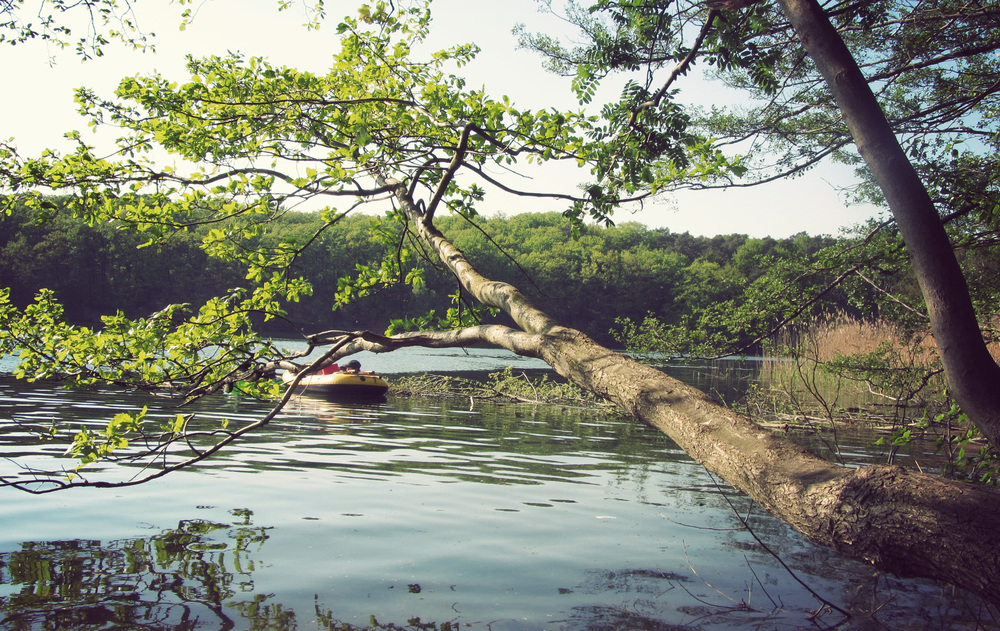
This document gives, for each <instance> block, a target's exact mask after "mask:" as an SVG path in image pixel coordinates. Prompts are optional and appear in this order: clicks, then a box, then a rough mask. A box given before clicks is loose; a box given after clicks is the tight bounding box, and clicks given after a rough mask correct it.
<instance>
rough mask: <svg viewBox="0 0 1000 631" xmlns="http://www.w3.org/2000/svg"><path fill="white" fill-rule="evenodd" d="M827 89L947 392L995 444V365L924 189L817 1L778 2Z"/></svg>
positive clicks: (999, 393)
mask: <svg viewBox="0 0 1000 631" xmlns="http://www.w3.org/2000/svg"><path fill="white" fill-rule="evenodd" d="M779 2H780V4H781V7H782V10H783V11H784V12H785V15H786V16H787V17H788V19H789V21H790V22H791V24H792V26H793V27H794V29H795V31H796V33H797V34H798V36H799V39H800V40H801V41H802V45H803V47H804V48H805V49H806V52H807V53H808V54H809V56H810V57H811V58H812V60H813V62H814V63H815V64H816V67H817V69H818V70H819V71H820V73H821V74H822V75H823V78H824V79H825V80H826V83H827V85H828V86H829V87H830V90H831V92H832V93H833V96H834V98H835V99H836V101H837V106H838V107H839V108H840V111H841V112H842V113H843V115H844V121H845V122H846V123H847V126H848V129H849V130H850V132H851V135H852V136H853V137H854V142H855V143H856V144H857V146H858V150H859V151H860V152H861V156H862V157H863V158H864V160H865V162H866V163H867V165H868V168H869V169H871V172H872V174H873V175H874V177H875V180H876V181H877V182H878V184H879V187H880V188H881V189H882V192H883V194H884V195H885V199H886V202H887V203H888V204H889V208H890V209H891V210H892V214H893V217H894V218H895V219H896V224H897V225H898V226H899V231H900V234H901V235H902V236H903V240H904V241H905V243H906V247H907V251H908V252H909V254H910V259H911V261H912V263H913V268H914V270H915V271H916V274H917V280H918V282H919V283H920V288H921V291H922V292H923V295H924V300H925V301H926V303H927V310H928V313H929V315H930V318H931V326H932V327H933V330H934V340H935V341H936V342H937V347H938V353H939V354H940V356H941V359H942V361H943V363H944V369H945V375H946V377H947V380H948V386H949V388H950V389H951V392H952V394H953V395H954V396H955V399H956V400H957V401H958V403H959V405H961V406H962V409H963V410H964V411H965V412H966V413H967V414H968V415H969V417H970V418H971V419H972V420H973V421H974V422H975V423H976V426H977V427H978V428H979V429H980V430H981V431H982V432H983V434H984V435H985V436H986V437H987V438H988V439H989V441H990V443H992V444H993V445H994V446H995V447H997V448H1000V366H998V365H997V363H996V362H995V361H994V360H993V358H992V357H991V356H990V353H989V350H988V349H987V348H986V344H985V342H984V341H983V337H982V334H981V332H980V329H979V324H978V322H977V321H976V314H975V311H974V310H973V307H972V300H971V299H970V297H969V288H968V285H967V284H966V281H965V277H964V276H963V274H962V270H961V269H960V268H959V266H958V261H957V260H956V258H955V254H954V251H953V250H952V248H951V244H950V242H949V241H948V235H947V233H946V232H945V230H944V226H943V225H942V223H941V220H940V218H939V217H938V214H937V211H936V210H935V208H934V204H933V202H932V201H931V198H930V195H929V194H928V193H927V189H926V188H925V187H924V184H923V182H921V181H920V178H919V176H918V175H917V172H916V170H915V169H914V168H913V165H912V164H911V163H910V161H909V159H908V158H907V157H906V153H905V152H904V151H903V149H902V147H900V145H899V142H898V141H897V140H896V137H895V135H894V134H893V131H892V128H891V127H890V126H889V122H888V121H887V120H886V118H885V114H884V112H883V111H882V108H881V107H880V106H879V104H878V101H877V100H876V99H875V95H874V94H873V93H872V91H871V88H870V87H869V86H868V82H867V81H866V80H865V78H864V75H863V74H862V73H861V69H860V68H859V67H858V64H857V62H856V61H855V59H854V56H853V55H851V53H850V51H849V50H848V49H847V46H846V45H845V44H844V41H843V39H841V37H840V35H839V34H838V33H837V31H836V29H834V27H833V25H832V24H831V23H830V20H829V19H828V18H827V16H826V14H824V13H823V9H822V8H821V7H820V6H819V4H818V3H817V2H816V1H815V0H779Z"/></svg>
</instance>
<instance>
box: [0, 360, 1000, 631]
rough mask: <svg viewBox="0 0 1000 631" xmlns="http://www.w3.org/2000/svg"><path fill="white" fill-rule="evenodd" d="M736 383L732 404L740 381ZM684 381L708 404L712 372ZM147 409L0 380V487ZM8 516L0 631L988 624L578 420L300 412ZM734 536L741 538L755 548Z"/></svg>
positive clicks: (516, 412)
mask: <svg viewBox="0 0 1000 631" xmlns="http://www.w3.org/2000/svg"><path fill="white" fill-rule="evenodd" d="M361 360H362V363H363V365H364V368H365V369H375V370H378V371H380V372H383V373H386V374H387V375H389V376H390V381H391V375H392V374H401V373H411V372H421V371H425V370H426V371H430V372H437V373H445V372H452V373H457V372H461V373H463V374H485V372H486V371H490V370H499V369H501V368H503V367H504V366H507V365H510V366H513V367H514V369H515V370H516V371H522V370H523V371H526V372H533V373H537V372H540V371H544V370H545V365H544V364H542V363H541V362H537V361H536V360H526V359H523V358H517V357H514V356H512V355H509V354H507V353H502V352H499V351H482V350H471V351H468V352H465V351H461V350H458V351H454V350H452V351H443V352H439V351H426V350H417V349H410V350H409V351H406V352H403V353H399V354H397V353H393V354H390V355H385V356H378V357H376V356H362V357H361ZM732 367H733V369H732V372H733V374H734V375H736V377H737V378H736V380H735V385H734V386H733V387H734V388H736V389H738V388H739V387H740V385H739V383H740V382H741V381H743V380H745V379H746V378H747V374H749V373H750V372H752V370H750V369H749V368H746V367H744V366H742V365H738V364H732ZM677 370H678V376H679V377H682V378H687V379H688V380H693V381H696V382H697V381H698V380H707V381H708V382H712V381H717V380H716V379H715V378H714V377H712V376H711V374H710V373H711V372H712V367H710V366H703V367H683V368H681V367H678V368H677ZM706 383H707V382H706ZM701 385H703V386H704V385H706V384H705V383H702V384H701ZM721 387H722V386H720V385H719V384H718V383H715V385H711V387H710V389H712V388H721ZM143 405H148V406H150V410H151V412H150V414H151V415H152V416H153V417H154V418H155V417H159V416H162V417H163V418H171V417H173V416H174V415H176V414H177V410H176V409H173V408H171V407H169V405H168V403H167V402H166V401H164V400H163V399H161V398H156V397H149V396H145V395H139V394H134V393H123V392H116V391H101V392H94V391H85V392H79V391H66V390H62V389H60V388H58V387H54V386H53V385H51V384H25V383H21V382H16V381H14V380H13V379H12V378H10V377H9V376H7V375H0V428H2V429H0V450H2V452H3V453H2V455H3V457H4V459H3V460H2V461H0V474H2V475H5V476H6V475H12V474H16V473H19V472H20V469H19V466H21V465H23V464H31V465H37V466H45V467H48V468H52V467H53V458H57V457H58V456H59V454H61V453H62V451H63V450H64V449H65V445H64V444H62V445H56V444H53V443H48V442H42V443H39V441H38V440H37V439H36V437H35V434H34V432H37V431H42V430H45V429H47V428H48V427H50V426H51V425H52V423H53V422H58V423H60V424H64V425H66V426H67V427H78V426H83V425H95V426H96V424H97V423H99V422H100V421H101V420H102V419H104V420H106V419H107V418H108V417H109V416H110V415H113V414H115V413H116V412H117V411H121V410H127V409H132V410H134V409H137V408H141V407H142V406H143ZM265 410H266V407H265V406H263V405H262V404H260V403H257V402H254V401H250V400H246V399H242V398H238V397H234V396H222V395H220V396H217V397H210V398H207V399H205V400H202V401H200V402H198V403H197V405H196V408H195V411H197V413H198V418H199V419H201V420H200V421H199V422H203V423H205V424H206V426H210V425H211V424H213V423H215V422H217V421H218V419H220V418H226V419H229V420H230V422H231V423H232V424H233V425H234V426H238V425H239V424H241V423H246V422H249V421H250V420H252V419H255V418H257V417H258V416H259V415H260V414H262V413H263V412H264V411H265ZM188 411H191V410H188ZM841 440H845V439H844V437H843V436H842V437H841ZM846 440H847V442H846V443H842V445H841V446H842V453H844V454H847V457H848V458H850V459H852V461H853V462H856V463H857V462H870V461H875V460H877V459H878V458H879V457H880V456H879V454H877V453H876V452H874V451H872V448H871V446H870V440H869V439H868V438H866V437H863V436H852V437H847V439H846ZM62 462H63V463H64V466H72V465H73V463H72V461H68V460H65V461H62ZM135 473H137V471H136V470H135V469H128V468H127V467H124V466H122V467H119V468H113V467H107V468H105V469H102V470H100V471H97V472H96V473H95V475H97V476H109V477H116V478H118V479H121V478H122V477H127V476H130V475H134V474H135ZM0 494H2V500H3V511H2V514H0V526H2V527H0V628H4V629H95V630H96V629H356V628H357V629H362V628H373V627H374V628H380V629H401V628H406V629H449V630H451V629H459V628H469V629H491V630H493V631H501V630H505V629H664V630H668V629H669V630H675V631H676V630H680V629H818V628H826V627H828V626H830V625H836V624H838V623H839V622H840V621H841V619H842V616H841V615H840V614H838V613H837V612H835V611H830V610H825V609H823V603H822V602H821V601H820V600H818V599H817V596H816V595H818V596H819V597H821V598H822V599H824V600H826V601H829V602H831V603H834V604H835V605H837V606H838V607H841V608H843V609H845V610H849V611H851V612H852V613H853V614H854V617H853V618H852V619H851V621H850V622H849V623H848V624H847V625H846V626H845V627H841V628H858V629H867V628H890V629H934V628H940V629H965V628H969V629H972V628H977V627H976V624H977V623H976V617H977V616H978V615H980V614H981V612H979V611H978V610H977V608H976V604H975V603H976V601H975V599H972V598H970V597H967V596H966V595H964V594H961V593H954V592H953V590H952V589H950V588H947V587H943V586H940V585H936V584H933V583H930V582H926V581H912V580H898V579H895V578H892V577H886V576H882V575H879V574H877V573H875V572H873V571H872V570H871V569H870V568H868V567H866V566H864V565H862V564H860V563H856V562H853V561H850V560H847V559H844V558H842V557H840V556H839V555H837V554H836V553H834V552H832V551H830V550H827V549H825V548H820V547H817V546H814V545H812V544H810V543H809V542H807V541H805V540H804V539H803V538H802V537H801V536H799V535H798V534H797V533H795V532H793V531H791V530H790V529H789V528H788V527H786V526H785V525H784V524H782V523H781V522H779V521H777V520H775V519H773V518H771V517H769V516H768V515H766V514H765V513H763V512H762V511H760V510H759V509H757V508H755V507H753V506H752V505H751V503H750V502H749V501H748V500H747V498H745V497H744V496H742V495H741V494H740V493H738V492H736V491H734V490H733V489H732V488H731V487H729V486H728V485H727V484H725V483H723V482H721V481H719V480H717V479H715V478H713V477H712V476H711V475H709V474H708V473H707V472H706V471H705V470H704V469H703V468H701V467H700V466H699V465H697V464H696V463H694V462H693V461H692V460H691V459H690V458H689V457H688V456H687V455H686V454H685V453H684V452H682V451H681V450H680V449H678V448H677V446H676V445H675V444H674V443H673V442H672V441H670V440H669V439H668V438H666V437H665V436H663V435H662V434H660V433H659V432H657V431H654V430H652V429H651V428H649V427H646V426H645V425H642V424H640V423H636V422H634V421H632V420H629V419H626V418H623V417H620V416H618V415H615V414H608V413H606V412H601V411H593V410H585V409H579V408H575V407H572V406H535V405H527V404H512V403H488V402H481V401H479V402H475V403H474V404H473V405H470V402H469V401H468V400H465V399H423V398H400V397H393V396H390V397H389V399H388V401H387V402H386V403H384V404H379V405H369V406H360V405H358V406H352V405H345V404H333V403H329V402H325V401H318V400H312V399H308V398H304V397H302V398H299V399H295V400H293V402H292V404H291V405H290V406H289V407H288V408H287V409H286V410H285V411H284V413H283V414H281V415H280V416H279V417H278V418H276V419H275V420H274V421H273V422H272V423H271V424H270V425H268V426H267V427H266V428H264V429H263V430H261V431H259V432H257V433H256V434H254V435H252V436H251V437H250V438H248V439H247V440H245V441H243V442H242V443H239V444H237V445H235V446H233V447H232V448H230V449H228V450H226V451H225V452H223V453H222V454H220V455H218V456H217V457H215V458H213V459H211V460H209V461H207V462H205V463H203V464H200V465H198V466H196V467H193V468H191V469H189V470H186V471H182V472H178V473H174V474H171V475H169V476H167V477H166V478H164V479H161V480H157V481H154V482H151V483H149V484H146V485H140V486H137V487H126V488H117V489H76V490H70V491H61V492H57V493H53V494H48V495H42V496H33V495H29V494H26V493H23V492H20V491H16V490H14V489H11V488H0ZM737 515H742V516H749V522H750V524H751V526H752V529H753V533H752V534H751V533H750V532H747V530H746V529H744V528H742V525H741V522H740V519H739V518H738V517H737ZM929 545H930V544H929ZM779 559H780V560H779ZM786 566H787V568H786ZM803 583H804V584H805V585H806V586H808V587H805V586H803ZM814 594H815V595H814ZM993 622H995V621H993ZM880 624H881V625H884V626H878V625H880ZM979 624H980V626H979V628H985V627H983V626H982V621H980V623H979Z"/></svg>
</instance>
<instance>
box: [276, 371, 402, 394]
mask: <svg viewBox="0 0 1000 631" xmlns="http://www.w3.org/2000/svg"><path fill="white" fill-rule="evenodd" d="M295 377H296V373H293V372H285V373H284V374H283V375H281V380H282V381H283V382H285V383H286V384H291V383H292V382H293V381H295ZM388 391H389V384H388V383H386V381H385V379H383V378H382V377H379V376H378V375H376V374H374V373H353V372H346V371H339V372H333V373H329V374H312V375H306V376H305V377H303V378H302V380H301V381H299V383H298V385H296V387H295V393H296V394H305V395H309V396H313V397H323V398H326V399H331V400H336V401H383V400H385V393H386V392H388Z"/></svg>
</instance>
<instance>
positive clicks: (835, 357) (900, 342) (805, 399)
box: [748, 312, 943, 425]
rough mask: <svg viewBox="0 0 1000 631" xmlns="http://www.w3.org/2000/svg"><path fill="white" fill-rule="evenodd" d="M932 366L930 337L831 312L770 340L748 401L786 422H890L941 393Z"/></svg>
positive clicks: (920, 409)
mask: <svg viewBox="0 0 1000 631" xmlns="http://www.w3.org/2000/svg"><path fill="white" fill-rule="evenodd" d="M937 365H938V360H937V352H936V348H935V345H934V341H933V338H932V337H931V336H930V335H929V334H927V333H917V334H906V333H904V332H903V331H902V330H900V329H899V327H896V326H894V325H893V324H891V323H888V322H882V321H875V322H870V321H862V320H858V319H856V318H853V317H851V316H849V315H848V314H845V313H843V312H839V313H833V314H829V315H826V316H822V317H819V318H816V319H814V320H812V321H809V322H805V323H797V324H794V325H789V326H787V327H785V328H783V329H782V330H780V331H778V332H777V333H776V334H775V335H774V336H773V337H772V339H771V340H770V343H769V345H768V347H767V351H766V353H765V360H764V361H763V362H762V363H761V371H760V385H759V387H758V388H757V389H756V390H755V391H754V392H753V393H752V396H751V398H750V400H748V405H751V406H754V407H755V408H756V411H757V412H758V413H762V412H768V413H769V414H770V415H771V416H777V417H783V418H785V419H786V420H787V419H788V418H789V417H791V418H797V419H800V420H808V419H812V420H818V419H824V420H829V421H850V422H856V421H869V422H878V423H880V424H888V425H896V424H897V423H898V422H899V421H900V419H901V418H905V417H907V416H912V415H913V414H914V413H918V414H919V413H922V412H923V410H924V408H925V406H926V405H927V403H928V401H929V400H930V399H933V398H935V397H936V396H937V395H938V394H939V393H940V391H941V389H942V388H943V381H942V380H941V379H940V378H938V377H937Z"/></svg>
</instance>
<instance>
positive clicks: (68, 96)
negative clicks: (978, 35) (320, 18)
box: [0, 0, 876, 237]
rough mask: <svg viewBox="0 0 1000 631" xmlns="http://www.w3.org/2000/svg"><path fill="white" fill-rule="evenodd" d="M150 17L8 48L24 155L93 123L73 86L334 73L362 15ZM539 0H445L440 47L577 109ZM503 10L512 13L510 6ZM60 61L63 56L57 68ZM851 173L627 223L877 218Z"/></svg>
mask: <svg viewBox="0 0 1000 631" xmlns="http://www.w3.org/2000/svg"><path fill="white" fill-rule="evenodd" d="M134 4H135V5H136V12H137V15H138V17H139V19H140V24H141V26H142V27H143V28H144V29H145V30H148V31H153V32H155V33H156V37H155V38H154V40H153V41H154V43H155V45H156V48H157V51H156V53H155V54H154V53H145V54H139V53H134V52H132V51H128V50H125V49H124V48H123V47H121V46H116V45H110V46H108V47H107V48H106V52H107V55H106V56H105V57H104V58H103V59H96V60H92V61H88V62H81V61H80V60H79V59H78V58H77V57H76V56H75V55H74V54H73V52H72V51H71V50H65V51H59V50H56V49H54V48H53V47H52V46H51V45H47V44H44V43H41V42H35V43H31V44H28V45H21V46H17V47H9V46H2V47H0V67H3V68H4V79H5V81H4V83H5V89H4V93H5V94H4V98H3V99H0V138H4V139H6V138H11V137H13V138H14V139H15V145H16V146H17V147H18V149H19V151H20V152H21V154H22V155H33V154H35V153H37V152H38V151H40V150H41V149H43V148H46V147H52V148H60V147H65V146H66V145H65V141H64V140H63V138H62V135H63V134H64V133H65V132H67V131H70V130H73V129H79V130H81V131H83V132H84V139H85V140H87V141H88V142H90V138H91V136H89V135H88V132H87V131H86V124H85V121H84V119H82V118H81V117H79V116H78V115H77V114H76V109H75V104H74V103H73V89H74V88H76V87H80V86H87V87H90V88H92V89H94V90H95V91H97V92H98V94H106V95H110V94H111V93H112V92H113V90H114V88H115V86H116V85H117V83H118V80H119V79H120V78H122V77H124V76H129V75H134V74H143V73H145V72H149V71H151V70H153V69H156V70H159V71H160V72H162V73H164V74H165V75H167V76H169V77H171V78H173V79H175V80H177V81H185V80H187V78H188V75H187V73H186V71H185V69H184V65H183V64H184V56H185V55H186V54H192V55H195V56H201V55H209V54H217V55H224V54H226V52H227V51H234V52H235V51H239V52H241V53H243V54H244V55H246V56H264V57H267V58H268V59H269V60H270V61H271V62H272V63H274V64H280V65H288V66H294V67H296V68H300V69H303V70H312V71H314V72H325V71H326V70H327V69H328V60H329V59H330V58H331V56H332V54H333V53H334V52H335V50H336V47H337V36H336V33H335V30H334V28H333V27H334V26H335V24H336V22H337V21H338V18H339V17H340V16H341V15H347V14H349V13H352V12H353V10H354V7H355V6H356V5H357V4H358V2H356V1H355V0H333V1H328V2H327V3H326V6H327V13H328V19H327V22H326V26H325V27H324V28H321V29H320V30H319V31H306V29H305V28H304V27H302V26H301V25H302V23H303V21H304V18H303V14H302V12H301V9H298V7H296V8H293V9H291V10H289V11H286V12H282V13H279V12H277V9H276V5H277V2H276V0H208V1H206V2H204V3H203V4H202V5H201V6H200V8H199V10H198V15H197V17H196V19H195V21H194V23H193V24H192V25H190V26H189V27H188V28H187V29H186V30H185V31H183V32H182V31H180V30H179V29H178V23H179V18H178V15H179V11H180V10H179V9H178V8H177V7H176V6H172V7H167V6H166V3H165V2H150V3H148V4H147V3H144V2H136V3H134ZM536 6H537V5H536V3H535V1H534V0H504V2H502V3H498V2H496V1H495V0H434V1H433V3H432V11H433V14H434V25H433V27H432V28H433V36H432V37H433V42H432V48H435V49H436V48H443V47H446V46H448V45H451V44H456V43H464V42H468V41H472V42H474V43H476V44H477V45H478V46H479V47H480V48H482V52H481V53H480V55H479V58H478V59H477V60H476V62H475V63H473V64H471V65H469V66H467V67H465V68H462V69H461V70H460V71H458V72H459V73H461V74H463V75H465V76H466V77H467V78H468V79H469V85H470V86H475V87H478V86H485V87H486V89H487V91H488V92H489V93H490V94H491V95H493V96H495V97H499V96H501V95H507V96H509V97H510V98H511V100H512V101H513V102H514V103H516V104H517V105H518V106H519V107H522V108H524V107H536V108H543V107H552V106H555V107H561V108H568V109H576V107H577V106H576V102H575V99H574V98H573V97H572V94H571V93H570V91H569V81H568V80H566V79H563V78H560V77H557V76H554V75H551V74H549V73H547V72H545V71H544V70H542V68H541V63H540V59H539V58H538V57H537V56H536V55H535V54H533V53H531V52H529V51H524V50H517V40H516V38H515V36H514V35H513V34H512V33H511V29H512V28H513V27H514V25H515V24H516V23H519V22H523V23H525V24H527V25H528V27H529V29H531V30H538V31H546V32H553V30H556V29H561V28H563V25H562V24H560V23H559V22H558V21H554V20H553V19H552V18H551V17H549V16H545V15H540V14H539V13H538V12H537V9H536ZM498 7H502V10H498ZM50 58H54V59H55V64H54V65H50V63H49V60H50ZM681 89H682V98H685V97H686V98H688V99H690V100H692V101H694V102H700V103H705V102H709V101H711V99H712V98H726V97H721V96H714V97H713V95H718V94H720V93H719V92H715V91H713V90H711V89H710V88H706V87H705V86H702V85H699V84H695V83H694V82H693V81H692V82H691V87H690V88H688V89H687V90H685V88H684V85H683V84H682V85H681ZM531 173H532V178H533V179H532V184H533V185H534V186H537V189H538V190H545V189H546V187H549V186H550V184H553V185H555V186H557V187H561V188H562V190H567V189H570V190H571V189H572V187H573V186H574V185H575V183H576V182H577V181H582V180H585V179H586V176H587V173H586V172H585V171H582V170H577V169H570V168H568V167H564V168H560V169H556V170H554V171H546V172H544V173H538V174H534V172H531ZM850 182H851V176H850V172H849V170H847V169H845V168H843V167H840V168H837V167H829V168H824V169H818V170H816V171H814V172H811V173H809V174H806V175H805V176H803V177H801V178H798V179H796V180H793V181H790V182H784V183H777V184H768V185H766V186H763V187H757V188H754V189H738V188H731V189H729V190H726V191H692V192H683V193H678V194H675V195H668V196H667V197H665V198H663V199H662V200H658V201H656V202H653V203H647V204H646V205H645V207H644V208H643V209H642V210H640V211H638V212H635V213H631V212H627V211H619V212H618V213H616V215H615V217H614V219H615V221H616V222H618V223H622V222H625V221H638V222H640V223H643V224H645V225H647V226H649V227H651V228H661V227H666V228H669V229H670V231H671V232H676V233H682V232H691V233H692V234H694V235H704V236H714V235H716V234H730V233H742V234H749V235H751V236H765V235H770V236H773V237H785V236H789V235H791V234H795V233H797V232H808V233H809V234H813V235H816V234H836V233H837V232H838V231H839V229H840V228H841V227H843V226H850V225H853V224H855V223H858V222H861V221H863V220H865V219H866V218H867V217H869V216H871V215H872V214H873V213H874V212H876V211H875V210H874V209H872V208H870V207H849V206H847V205H846V204H845V202H844V200H843V199H842V194H841V193H839V192H838V190H837V187H838V186H843V185H846V184H849V183H850ZM487 202H488V205H487V207H486V208H484V209H483V210H484V212H485V214H491V213H492V212H503V213H505V214H508V215H510V214H515V213H517V212H522V211H538V212H541V211H549V210H553V211H562V210H563V209H564V206H563V205H561V204H558V203H557V204H553V203H552V202H551V201H544V202H543V201H525V200H524V199H523V198H513V199H511V198H502V197H500V196H499V195H495V194H490V195H488V197H487Z"/></svg>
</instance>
